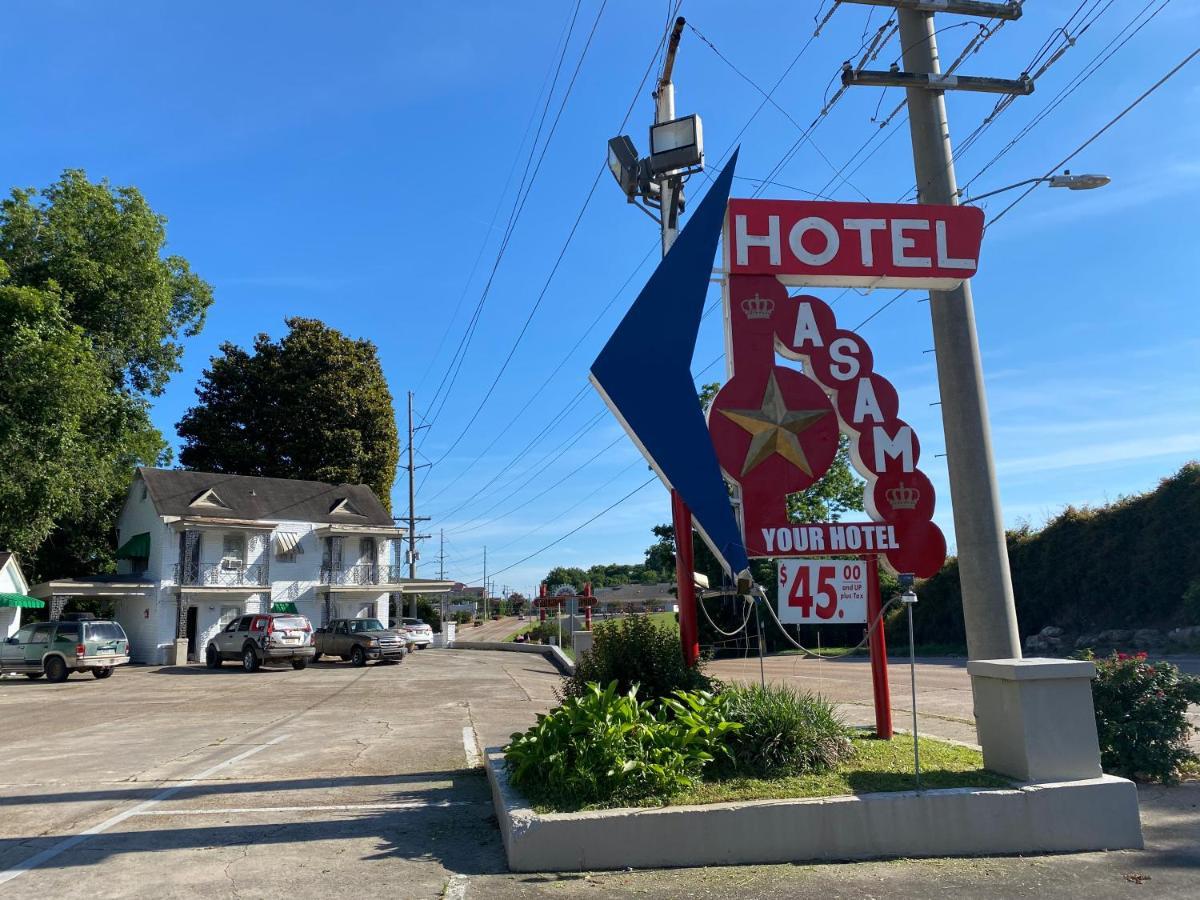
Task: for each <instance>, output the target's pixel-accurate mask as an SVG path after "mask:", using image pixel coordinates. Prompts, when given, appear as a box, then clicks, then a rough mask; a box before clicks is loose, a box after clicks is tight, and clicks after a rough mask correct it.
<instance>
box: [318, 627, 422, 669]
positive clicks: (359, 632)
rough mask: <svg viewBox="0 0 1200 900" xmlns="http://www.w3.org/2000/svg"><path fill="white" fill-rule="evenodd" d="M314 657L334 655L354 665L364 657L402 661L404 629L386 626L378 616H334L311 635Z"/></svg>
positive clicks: (406, 646) (405, 646)
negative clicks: (374, 617)
mask: <svg viewBox="0 0 1200 900" xmlns="http://www.w3.org/2000/svg"><path fill="white" fill-rule="evenodd" d="M313 644H314V645H315V646H316V648H317V655H316V657H315V659H320V658H321V657H322V656H338V657H341V658H342V659H348V660H350V662H352V663H354V665H356V666H365V665H366V664H367V660H369V659H377V660H379V661H380V662H395V663H398V662H402V661H403V660H404V657H405V656H406V655H408V651H409V640H408V636H407V634H406V633H405V632H404V631H401V630H399V629H395V630H393V629H390V628H387V627H386V626H384V624H383V623H382V622H380V621H379V620H378V619H334V620H332V621H331V622H330V623H329V624H328V625H326V626H325V627H324V628H318V629H317V631H316V634H314V635H313Z"/></svg>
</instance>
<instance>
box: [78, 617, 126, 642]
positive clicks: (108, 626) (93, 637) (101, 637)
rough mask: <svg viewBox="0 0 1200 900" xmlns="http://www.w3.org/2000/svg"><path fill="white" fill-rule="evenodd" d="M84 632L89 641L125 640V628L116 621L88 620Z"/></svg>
mask: <svg viewBox="0 0 1200 900" xmlns="http://www.w3.org/2000/svg"><path fill="white" fill-rule="evenodd" d="M84 634H85V635H87V639H88V640H89V641H123V640H126V638H125V629H124V628H122V627H121V626H120V625H118V624H117V623H116V622H88V623H87V625H86V626H85V628H84Z"/></svg>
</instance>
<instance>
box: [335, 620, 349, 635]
mask: <svg viewBox="0 0 1200 900" xmlns="http://www.w3.org/2000/svg"><path fill="white" fill-rule="evenodd" d="M333 633H334V634H346V633H347V628H346V621H345V620H344V619H343V620H342V621H341V622H338V623H337V624H336V625H334V626H333Z"/></svg>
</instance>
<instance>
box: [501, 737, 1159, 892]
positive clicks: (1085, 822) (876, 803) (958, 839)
mask: <svg viewBox="0 0 1200 900" xmlns="http://www.w3.org/2000/svg"><path fill="white" fill-rule="evenodd" d="M485 763H486V766H487V773H488V779H489V781H490V783H491V787H492V798H493V800H494V802H495V806H496V816H497V818H498V819H499V822H500V829H501V832H502V834H503V837H504V848H505V851H506V853H507V855H508V865H509V868H510V869H512V870H513V871H515V872H547V871H582V870H602V869H623V868H626V867H632V868H662V867H678V866H705V865H741V864H750V863H782V862H800V861H804V860H835V859H836V860H850V859H871V858H879V857H922V856H925V857H928V856H987V855H994V854H1001V853H1038V852H1056V851H1059V852H1060V851H1076V850H1104V849H1109V850H1115V849H1137V848H1140V847H1141V846H1142V832H1141V824H1140V822H1139V820H1138V814H1137V791H1136V788H1135V787H1134V785H1133V783H1132V782H1130V781H1126V780H1125V779H1122V778H1114V777H1112V776H1102V777H1099V778H1092V779H1087V780H1082V781H1069V782H1056V783H1038V784H1026V785H1022V786H1020V787H1016V788H1009V789H1002V790H995V789H981V788H959V789H953V790H936V791H924V792H921V793H915V792H896V793H881V794H860V795H857V796H852V797H824V798H819V799H812V800H758V801H750V802H742V803H715V804H711V805H708V806H676V807H666V808H657V809H610V810H602V811H596V812H582V813H552V814H546V815H540V814H538V813H535V812H534V811H533V810H531V809H529V808H528V807H527V806H526V804H525V800H524V798H523V797H521V795H520V794H519V793H517V791H516V790H515V789H513V788H512V787H511V786H510V785H509V783H508V777H507V774H506V772H505V769H504V757H503V754H502V753H501V751H500V748H498V747H492V748H489V749H488V752H487V758H486V760H485Z"/></svg>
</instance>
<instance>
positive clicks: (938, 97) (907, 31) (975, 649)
mask: <svg viewBox="0 0 1200 900" xmlns="http://www.w3.org/2000/svg"><path fill="white" fill-rule="evenodd" d="M898 14H899V18H900V44H901V46H902V47H903V49H904V68H905V70H906V71H909V72H924V73H938V72H939V71H940V66H939V63H938V55H937V42H936V39H935V37H934V25H933V15H932V14H931V13H926V12H919V11H917V10H912V9H900V10H899V11H898ZM906 93H907V95H908V120H909V128H910V130H911V132H912V148H913V168H914V169H915V170H916V176H917V190H918V199H919V200H920V202H921V203H935V204H957V202H958V193H957V192H958V186H957V184H956V182H955V176H954V157H953V154H952V151H951V147H950V126H949V125H948V124H947V121H946V101H945V96H944V94H943V93H942V92H941V91H930V90H926V89H922V88H907V89H906ZM929 309H930V314H931V315H932V317H933V343H934V348H935V353H936V358H937V370H938V386H939V389H940V392H941V400H942V422H943V427H944V429H945V435H946V465H947V468H948V469H949V473H950V499H951V503H952V505H953V511H954V534H955V539H956V542H957V545H958V567H959V575H960V579H961V582H962V603H963V621H964V623H965V625H966V633H967V655H968V657H969V658H970V659H1019V658H1020V657H1021V642H1020V638H1019V636H1018V633H1017V612H1016V606H1015V604H1014V602H1013V590H1012V576H1011V574H1010V572H1009V567H1008V547H1007V545H1006V544H1005V541H1004V521H1003V518H1002V516H1001V511H1000V492H999V488H998V486H997V484H996V465H995V461H994V460H993V459H992V438H991V427H990V426H989V424H988V411H987V397H986V395H985V391H984V384H983V366H982V363H981V361H980V356H979V339H978V336H977V335H976V332H975V310H974V306H973V303H972V299H971V286H970V283H969V282H964V283H963V284H962V286H961V287H958V288H956V289H954V290H951V291H930V292H929Z"/></svg>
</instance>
